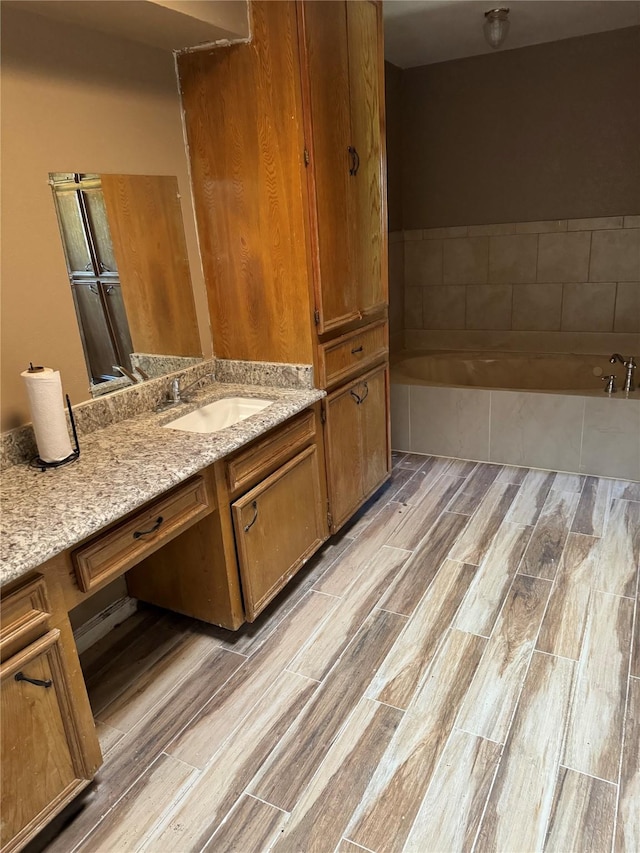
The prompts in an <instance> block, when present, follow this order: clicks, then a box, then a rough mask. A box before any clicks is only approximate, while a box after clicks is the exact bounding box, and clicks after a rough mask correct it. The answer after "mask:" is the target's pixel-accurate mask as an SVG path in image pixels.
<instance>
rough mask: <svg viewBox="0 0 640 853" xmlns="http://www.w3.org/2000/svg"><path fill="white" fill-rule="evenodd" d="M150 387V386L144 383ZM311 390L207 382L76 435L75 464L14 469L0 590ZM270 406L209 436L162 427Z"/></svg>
mask: <svg viewBox="0 0 640 853" xmlns="http://www.w3.org/2000/svg"><path fill="white" fill-rule="evenodd" d="M145 384H146V385H150V384H151V383H145ZM324 395H325V392H324V391H318V390H314V389H290V388H275V387H272V386H266V385H239V384H227V383H212V384H209V385H208V386H205V387H204V388H203V389H202V390H201V391H198V392H197V394H195V395H194V399H193V402H190V403H184V404H181V405H180V406H179V407H176V408H173V409H170V410H168V411H165V412H162V413H156V412H155V411H145V412H142V413H140V414H137V415H135V416H132V417H129V418H127V419H124V420H121V421H119V422H118V423H113V424H111V425H110V426H107V427H105V428H103V429H97V430H96V431H94V432H91V433H90V434H88V435H85V436H84V440H83V442H82V453H81V456H80V459H79V460H78V461H77V462H74V463H73V464H71V465H68V466H65V467H63V468H59V469H57V470H53V471H44V472H41V471H37V470H35V469H33V468H30V467H29V466H28V465H15V466H13V467H12V468H10V469H9V470H8V471H7V472H5V475H4V476H3V478H2V489H1V490H0V508H1V510H2V513H1V523H0V560H1V566H0V585H3V584H5V583H8V582H9V581H12V580H15V579H16V578H17V577H20V576H21V575H23V574H25V573H26V572H28V571H30V570H31V569H33V568H35V567H36V566H38V565H40V564H41V563H43V562H45V561H46V560H48V559H50V558H51V557H53V556H54V555H55V554H58V553H60V552H61V551H64V550H65V549H67V548H70V547H72V546H73V545H75V544H77V543H78V542H80V541H81V540H82V539H85V538H87V537H88V536H91V535H93V534H94V533H96V532H97V531H98V530H99V529H100V528H102V527H105V526H106V525H108V524H111V523H112V522H114V521H117V520H118V519H119V518H121V517H122V516H124V515H126V514H127V513H129V512H132V511H133V510H135V509H137V508H138V507H140V506H141V505H142V504H144V503H146V502H147V501H149V500H152V499H153V498H155V497H158V496H159V495H161V494H163V493H164V492H166V491H167V490H168V489H171V488H172V487H173V486H176V485H178V484H179V483H181V482H182V481H183V480H186V479H187V478H188V477H190V476H191V475H192V474H195V473H197V472H198V471H200V470H202V469H203V468H205V467H207V466H208V465H211V464H212V463H213V462H215V461H217V460H218V459H221V458H222V457H223V456H226V455H227V454H229V453H231V452H233V451H234V450H237V449H238V448H239V447H242V445H244V444H246V443H247V442H249V441H252V440H253V439H255V438H257V437H258V436H260V435H262V434H263V433H265V432H267V430H269V429H272V428H273V427H275V426H277V425H278V424H280V423H283V422H284V421H286V420H287V419H288V418H290V417H292V416H293V415H295V414H297V413H298V412H301V411H302V410H303V409H305V408H307V407H308V406H310V405H312V404H313V403H315V402H316V401H317V400H319V399H321V398H322V397H324ZM231 396H238V397H242V396H244V397H260V398H265V397H266V398H268V399H270V400H273V401H274V403H273V405H272V406H269V407H268V408H266V409H265V410H264V411H262V412H259V413H258V414H256V415H252V416H251V417H250V418H247V419H246V420H244V421H241V422H240V423H238V424H235V425H234V426H231V427H228V428H227V429H225V430H221V431H220V432H218V433H213V434H209V435H207V434H198V433H188V432H181V431H179V430H169V429H163V428H162V427H163V424H166V423H168V422H169V421H172V420H174V419H175V418H176V417H178V416H179V415H182V414H186V413H187V412H189V411H192V410H193V409H196V408H198V407H199V406H202V405H204V404H206V403H209V402H212V401H213V400H217V399H220V398H223V397H231Z"/></svg>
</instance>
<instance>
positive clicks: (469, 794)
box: [404, 729, 501, 853]
mask: <svg viewBox="0 0 640 853" xmlns="http://www.w3.org/2000/svg"><path fill="white" fill-rule="evenodd" d="M500 751H501V747H500V745H499V744H497V743H492V741H490V740H483V739H482V738H479V737H475V736H474V735H470V734H468V733H467V732H460V731H456V730H455V729H454V730H453V731H452V732H451V737H450V739H449V742H448V743H447V746H446V747H445V750H444V752H443V753H442V758H441V759H440V764H439V765H438V769H437V770H436V772H435V774H434V776H433V779H432V780H431V784H430V785H429V790H428V791H427V795H426V797H425V798H424V801H423V803H422V805H421V807H420V811H419V812H418V815H417V817H416V819H415V821H414V824H413V826H412V827H411V832H410V833H409V837H408V838H407V843H406V844H405V846H404V853H425V851H431V850H433V851H435V850H438V851H440V850H442V851H445V850H446V851H447V853H457V851H460V853H462V851H470V850H471V849H472V847H473V842H474V840H475V837H476V833H477V831H478V826H479V825H480V818H481V817H482V812H483V809H484V805H485V803H486V801H487V797H488V796H489V790H490V788H491V783H492V781H493V777H494V774H495V771H496V766H497V764H498V760H499V758H500Z"/></svg>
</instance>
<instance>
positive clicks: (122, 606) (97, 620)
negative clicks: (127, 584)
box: [73, 595, 138, 654]
mask: <svg viewBox="0 0 640 853" xmlns="http://www.w3.org/2000/svg"><path fill="white" fill-rule="evenodd" d="M137 609H138V599H137V598H131V597H130V596H128V595H127V596H125V597H124V598H119V599H118V600H117V601H114V602H113V604H110V605H109V606H108V607H105V609H104V610H101V611H100V613H96V615H95V616H93V617H92V618H91V619H89V621H88V622H85V623H84V625H81V626H80V627H79V628H78V629H77V630H76V631H74V632H73V637H74V639H75V641H76V646H77V647H78V654H82V652H85V651H86V650H87V649H88V648H89V647H90V646H92V645H93V644H94V643H97V642H98V640H101V639H102V638H103V637H105V636H106V635H107V634H108V633H109V632H110V631H111V630H113V628H115V627H116V625H119V624H120V623H121V622H124V620H125V619H128V618H129V616H133V614H134V613H135V612H136V610H137Z"/></svg>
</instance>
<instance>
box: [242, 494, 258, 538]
mask: <svg viewBox="0 0 640 853" xmlns="http://www.w3.org/2000/svg"><path fill="white" fill-rule="evenodd" d="M251 506H252V507H253V518H252V519H251V521H250V522H249V524H245V526H244V532H245V533H248V532H249V531H250V530H251V528H252V527H253V525H254V524H255V523H256V521H257V520H258V501H252V503H251Z"/></svg>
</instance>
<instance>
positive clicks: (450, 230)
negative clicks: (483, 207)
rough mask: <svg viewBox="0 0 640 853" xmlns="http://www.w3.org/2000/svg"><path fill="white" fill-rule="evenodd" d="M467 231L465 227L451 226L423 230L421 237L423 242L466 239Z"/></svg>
mask: <svg viewBox="0 0 640 853" xmlns="http://www.w3.org/2000/svg"><path fill="white" fill-rule="evenodd" d="M468 230H469V229H468V227H467V226H466V225H451V226H449V227H446V228H425V230H424V232H423V236H424V239H425V240H437V239H439V238H440V237H446V238H450V237H466V236H467V233H468Z"/></svg>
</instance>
